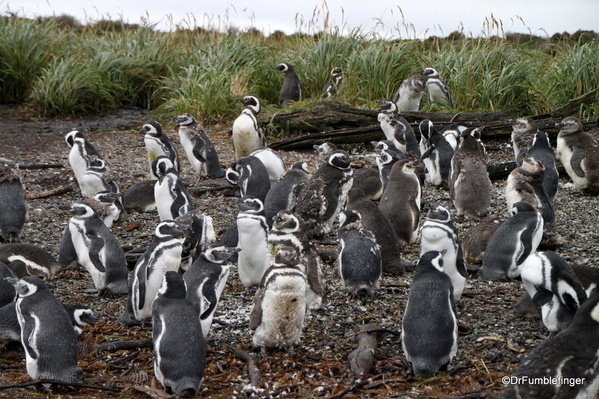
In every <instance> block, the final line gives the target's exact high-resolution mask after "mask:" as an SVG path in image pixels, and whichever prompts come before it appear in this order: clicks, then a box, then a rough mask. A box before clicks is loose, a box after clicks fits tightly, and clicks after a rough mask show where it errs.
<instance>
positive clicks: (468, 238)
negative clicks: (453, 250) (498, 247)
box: [462, 217, 501, 264]
mask: <svg viewBox="0 0 599 399" xmlns="http://www.w3.org/2000/svg"><path fill="white" fill-rule="evenodd" d="M499 226H501V222H500V221H499V220H497V219H495V218H490V217H487V218H484V219H483V220H481V221H480V222H479V223H478V224H476V225H474V226H472V227H470V228H469V229H468V230H467V231H466V232H465V233H464V240H463V241H462V252H463V253H464V260H465V261H466V262H468V263H473V264H481V263H482V262H483V255H484V253H485V249H486V248H487V244H489V240H490V239H491V237H493V234H494V233H495V231H496V230H497V229H498V228H499Z"/></svg>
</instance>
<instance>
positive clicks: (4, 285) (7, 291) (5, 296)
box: [0, 262, 16, 308]
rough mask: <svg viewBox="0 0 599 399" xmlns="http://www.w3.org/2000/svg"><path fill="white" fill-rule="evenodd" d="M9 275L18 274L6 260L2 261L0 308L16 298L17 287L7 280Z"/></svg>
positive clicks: (0, 267)
mask: <svg viewBox="0 0 599 399" xmlns="http://www.w3.org/2000/svg"><path fill="white" fill-rule="evenodd" d="M7 277H16V276H15V275H14V273H13V272H12V270H10V269H9V267H8V266H7V265H6V264H5V263H4V262H0V308H1V307H3V306H4V305H6V304H9V303H11V302H13V301H14V300H15V299H16V292H15V287H13V285H12V284H11V283H9V282H8V281H6V278H7Z"/></svg>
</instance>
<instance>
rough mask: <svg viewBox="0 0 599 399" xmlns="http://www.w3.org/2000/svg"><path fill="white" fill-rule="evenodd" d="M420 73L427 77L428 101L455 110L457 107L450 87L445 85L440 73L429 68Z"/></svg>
mask: <svg viewBox="0 0 599 399" xmlns="http://www.w3.org/2000/svg"><path fill="white" fill-rule="evenodd" d="M419 73H421V74H423V75H424V76H426V90H427V91H428V100H429V101H430V102H431V103H440V104H442V105H444V106H446V107H451V108H455V107H456V105H455V103H454V102H453V96H452V95H451V90H450V89H449V86H447V85H446V84H445V82H444V81H443V79H441V76H439V72H437V71H436V70H435V69H434V68H431V67H427V68H424V69H422V70H421V71H419Z"/></svg>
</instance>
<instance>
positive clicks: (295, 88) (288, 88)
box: [275, 62, 302, 107]
mask: <svg viewBox="0 0 599 399" xmlns="http://www.w3.org/2000/svg"><path fill="white" fill-rule="evenodd" d="M275 69H278V70H279V71H281V72H283V73H285V79H284V80H283V86H282V87H281V92H280V94H279V105H280V106H281V107H285V106H287V105H289V103H290V102H292V101H299V100H301V98H302V87H301V81H300V77H299V76H298V75H297V73H296V72H295V70H294V69H293V65H291V64H288V63H286V62H281V63H280V64H279V65H277V66H276V67H275Z"/></svg>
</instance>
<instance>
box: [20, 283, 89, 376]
mask: <svg viewBox="0 0 599 399" xmlns="http://www.w3.org/2000/svg"><path fill="white" fill-rule="evenodd" d="M9 282H10V283H11V284H13V285H14V286H15V289H16V291H17V294H18V299H17V301H16V310H17V318H18V320H19V326H20V327H21V343H22V344H23V348H24V349H25V358H26V365H27V374H29V376H30V377H31V378H33V379H53V380H59V381H63V382H66V383H74V382H78V381H80V380H81V379H82V378H83V371H82V370H81V369H80V368H78V367H77V359H78V356H77V355H78V352H77V351H78V349H77V335H76V333H75V330H74V329H73V327H72V323H71V318H70V317H69V314H68V313H67V310H66V309H65V308H64V307H63V306H62V305H61V304H60V302H58V300H57V299H56V298H55V297H54V295H53V294H52V292H50V290H49V289H48V287H47V286H46V284H45V283H44V282H43V281H42V280H40V279H39V278H37V277H34V276H27V277H23V278H22V279H20V280H17V279H15V278H10V277H9Z"/></svg>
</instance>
